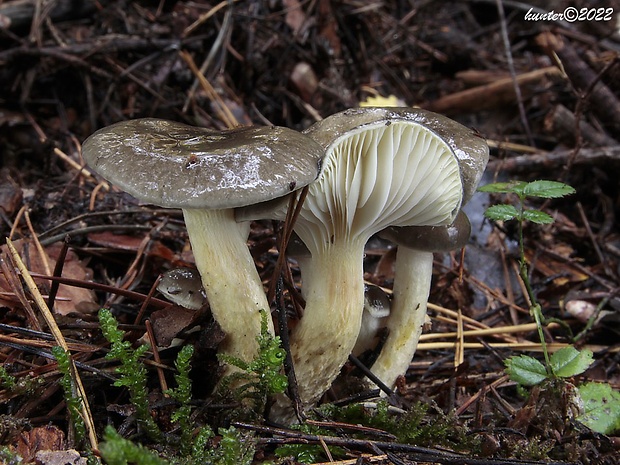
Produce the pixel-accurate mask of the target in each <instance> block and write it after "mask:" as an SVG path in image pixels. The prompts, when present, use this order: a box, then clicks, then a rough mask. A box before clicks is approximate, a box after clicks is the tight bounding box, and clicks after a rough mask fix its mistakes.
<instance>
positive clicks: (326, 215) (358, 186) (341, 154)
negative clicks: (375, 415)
mask: <svg viewBox="0 0 620 465" xmlns="http://www.w3.org/2000/svg"><path fill="white" fill-rule="evenodd" d="M437 117H439V116H438V115H437V116H434V114H432V113H430V112H426V111H423V110H414V109H409V108H406V109H405V108H360V109H352V110H346V111H344V112H341V113H337V114H335V115H332V116H329V117H327V118H325V119H324V120H322V121H320V122H318V123H315V124H314V125H313V126H311V127H310V128H309V129H308V130H306V131H305V133H306V134H307V135H309V136H310V137H312V138H313V139H314V140H315V141H317V142H318V143H319V144H320V145H321V146H322V147H323V148H324V149H325V153H326V155H325V158H324V160H323V169H322V172H321V175H320V176H319V178H318V179H317V181H315V182H314V183H312V184H310V185H309V187H308V195H307V197H306V200H305V202H304V204H303V206H302V209H301V212H300V215H299V217H298V219H297V222H296V223H295V226H294V229H295V231H296V232H297V234H298V235H299V237H300V238H301V239H302V241H303V242H304V243H305V244H306V246H307V247H308V249H309V250H310V253H311V259H310V260H308V261H307V263H304V266H303V269H302V280H303V287H304V296H305V299H306V307H305V311H304V316H303V318H301V320H300V321H299V322H298V324H297V325H296V326H295V327H294V328H293V329H292V331H291V336H290V341H291V353H292V357H293V363H294V367H295V373H296V376H297V380H298V391H299V395H300V399H301V401H302V403H303V404H304V405H305V406H311V405H313V404H314V403H316V402H317V401H318V400H319V398H320V397H321V396H322V395H323V393H324V392H325V391H326V390H327V389H328V388H329V386H330V385H331V383H332V381H333V380H334V379H335V378H336V376H337V375H338V373H339V371H340V369H341V367H342V366H343V365H344V363H345V362H346V360H347V358H348V356H349V354H350V353H351V351H352V349H353V347H354V345H355V342H356V340H357V337H358V335H359V332H360V328H361V322H362V313H363V308H364V280H363V257H364V246H365V244H366V242H367V240H368V239H369V238H370V236H372V235H373V234H375V233H377V232H379V231H381V230H383V229H385V228H387V227H389V226H412V225H429V226H435V225H448V224H451V223H452V221H453V220H454V218H455V216H456V213H457V212H458V210H459V208H460V205H461V200H462V197H463V188H462V185H461V174H460V168H459V161H458V154H456V153H455V151H454V150H453V148H452V147H451V145H450V144H449V143H448V142H447V141H446V140H444V139H443V138H441V137H439V136H438V135H437V133H436V132H435V131H434V130H433V129H432V128H429V127H428V126H427V125H425V124H424V122H426V121H427V120H429V119H433V118H437ZM454 124H457V123H454ZM287 409H288V410H290V407H289V403H288V401H287V400H286V399H284V398H277V399H276V404H275V405H274V407H273V408H272V417H273V418H274V419H280V420H285V419H287V418H291V416H290V413H287Z"/></svg>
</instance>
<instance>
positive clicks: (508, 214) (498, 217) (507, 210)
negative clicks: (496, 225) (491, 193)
mask: <svg viewBox="0 0 620 465" xmlns="http://www.w3.org/2000/svg"><path fill="white" fill-rule="evenodd" d="M484 216H486V217H487V218H488V219H490V220H493V221H508V220H514V219H515V218H517V217H518V216H519V212H518V211H517V209H516V208H515V207H513V206H512V205H503V204H502V205H491V206H490V207H489V208H487V209H486V211H485V212H484Z"/></svg>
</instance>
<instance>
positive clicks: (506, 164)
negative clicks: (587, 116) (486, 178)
mask: <svg viewBox="0 0 620 465" xmlns="http://www.w3.org/2000/svg"><path fill="white" fill-rule="evenodd" d="M573 155H574V154H573V150H572V149H570V150H561V151H556V152H548V153H540V154H535V155H520V156H518V157H512V158H506V159H502V160H491V161H490V162H489V164H488V169H489V170H491V171H493V170H497V169H501V170H502V171H504V172H510V173H531V172H532V171H539V170H557V169H559V168H562V167H563V166H565V165H566V163H567V162H568V160H569V159H571V157H572V156H573ZM572 163H573V165H603V164H606V165H607V164H609V163H615V164H620V146H618V145H616V146H614V147H600V148H595V149H581V150H580V151H579V152H578V153H577V156H576V157H575V158H574V159H573V161H572Z"/></svg>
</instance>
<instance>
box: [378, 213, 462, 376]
mask: <svg viewBox="0 0 620 465" xmlns="http://www.w3.org/2000/svg"><path fill="white" fill-rule="evenodd" d="M470 232H471V224H470V223H469V219H468V218H467V215H466V214H465V213H463V212H462V211H460V212H459V214H458V215H457V217H456V219H455V221H454V222H453V223H452V224H451V225H448V226H409V227H403V228H394V227H392V228H387V229H385V230H383V231H381V232H380V233H379V235H380V236H381V237H383V238H384V239H388V240H390V241H392V242H394V243H395V244H397V245H398V251H397V253H396V263H395V270H394V287H393V292H392V306H391V311H390V316H389V318H388V319H387V321H386V323H385V327H386V328H387V330H388V335H387V338H386V339H385V342H384V344H383V347H382V349H381V353H380V354H379V356H378V357H377V359H376V360H375V362H374V364H373V365H372V368H371V371H372V373H373V374H374V375H375V376H376V377H377V378H378V379H380V380H381V381H382V382H383V383H384V384H385V385H386V386H389V387H392V386H394V384H395V383H396V379H397V378H398V377H399V376H400V375H403V374H405V373H406V371H407V368H408V367H409V363H410V362H411V359H412V358H413V354H414V353H415V350H416V348H417V345H418V341H419V340H420V335H421V334H422V326H423V325H424V320H425V318H426V305H427V301H428V296H429V293H430V288H431V278H432V272H433V252H447V251H450V250H454V249H459V248H462V247H464V246H465V244H466V243H467V241H468V240H469V235H470Z"/></svg>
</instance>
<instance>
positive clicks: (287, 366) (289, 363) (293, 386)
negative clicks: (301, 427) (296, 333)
mask: <svg viewBox="0 0 620 465" xmlns="http://www.w3.org/2000/svg"><path fill="white" fill-rule="evenodd" d="M275 303H276V315H277V317H278V330H279V336H280V340H281V341H282V348H283V349H284V351H285V352H286V357H285V359H284V372H285V373H286V378H287V380H288V395H289V398H290V399H291V400H292V402H293V410H295V415H296V416H297V418H298V419H299V421H300V422H301V423H303V422H304V421H305V420H306V414H305V413H304V409H303V404H302V402H301V398H300V397H299V389H298V388H297V376H295V366H294V364H293V356H292V355H291V344H290V341H289V337H288V318H287V317H286V309H285V308H284V305H283V296H282V277H281V276H280V277H279V278H278V279H277V280H276V288H275Z"/></svg>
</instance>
